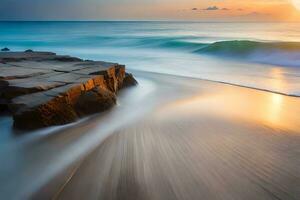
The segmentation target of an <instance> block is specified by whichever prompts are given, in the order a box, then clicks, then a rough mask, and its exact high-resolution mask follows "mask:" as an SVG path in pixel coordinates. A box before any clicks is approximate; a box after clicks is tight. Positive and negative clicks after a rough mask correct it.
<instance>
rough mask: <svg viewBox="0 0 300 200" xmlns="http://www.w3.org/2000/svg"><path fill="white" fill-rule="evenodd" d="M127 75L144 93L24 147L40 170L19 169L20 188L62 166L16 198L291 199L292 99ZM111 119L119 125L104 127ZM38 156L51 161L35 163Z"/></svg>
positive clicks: (294, 185) (298, 180) (297, 175)
mask: <svg viewBox="0 0 300 200" xmlns="http://www.w3.org/2000/svg"><path fill="white" fill-rule="evenodd" d="M135 76H137V77H138V78H140V79H142V80H147V81H150V82H151V84H152V86H153V87H151V92H149V94H147V95H144V96H143V97H141V98H140V99H132V98H133V97H134V96H132V95H130V96H128V97H127V98H121V101H120V102H119V104H120V105H119V107H117V108H116V109H115V110H113V111H111V112H110V113H106V114H103V116H102V117H101V116H99V117H95V118H93V119H90V120H87V121H84V122H82V123H80V124H78V125H76V126H73V127H69V128H67V129H65V130H59V131H58V132H56V134H53V133H51V134H49V135H48V136H47V137H43V140H39V143H38V144H39V145H36V146H35V148H34V149H31V150H30V151H28V152H31V153H28V154H30V155H31V156H29V158H31V160H34V159H32V151H34V150H43V149H44V152H43V153H41V151H38V152H39V153H36V154H37V155H38V156H39V157H37V159H36V160H35V163H34V164H35V165H36V164H39V165H40V166H42V167H43V166H44V168H42V169H39V172H36V171H35V172H33V171H30V170H28V171H29V173H30V174H29V175H28V174H27V176H26V177H23V179H22V180H21V183H23V184H24V183H26V181H28V180H29V179H30V177H31V178H32V176H35V177H37V180H36V181H38V180H39V178H38V177H40V176H41V175H45V174H44V173H45V172H47V169H52V167H53V166H57V164H59V163H61V162H65V163H64V165H63V166H61V165H59V166H60V167H57V168H56V169H57V170H56V171H55V172H53V173H51V174H49V175H48V176H47V177H44V180H43V181H41V180H40V182H39V184H37V185H39V186H42V187H39V190H38V191H37V192H36V191H34V189H32V188H31V190H24V191H23V193H20V194H19V196H18V197H28V195H31V198H34V199H105V200H110V199H122V200H123V199H125V200H126V199H128V200H134V199H137V200H143V199H145V200H148V199H151V200H152V199H158V200H160V199H161V200H166V199H170V200H173V199H187V200H193V199H212V200H214V199H228V200H233V199H238V200H239V199H243V200H248V199H249V200H253V199H257V200H260V199H262V200H267V199H287V200H296V199H299V197H300V170H299V166H300V159H299V158H300V116H299V113H300V100H299V98H296V97H289V96H283V95H280V94H274V93H270V92H265V91H258V90H254V89H249V88H243V87H237V86H230V85H225V84H221V83H214V82H209V81H203V80H197V79H191V78H184V77H176V76H169V75H161V74H155V73H143V72H135ZM144 89H145V90H144ZM144 89H143V90H142V91H144V92H145V91H146V89H147V90H149V87H147V88H144ZM127 92H131V91H127ZM125 93H126V92H125ZM135 95H136V94H135ZM129 102H131V103H129ZM145 108H147V109H145ZM138 111H141V112H138ZM107 117H108V118H107ZM103 119H104V121H103ZM105 119H106V120H105ZM109 119H111V120H109ZM113 122H115V123H117V124H118V123H119V126H114V127H113V128H112V127H109V128H108V127H107V125H109V123H113ZM103 129H105V130H106V132H105V131H104V130H103ZM101 132H105V134H104V133H101ZM41 137H42V136H41ZM41 141H43V143H42V144H41ZM83 141H86V142H83ZM34 143H35V142H34ZM36 144H37V143H36ZM71 144H72V145H71ZM26 148H29V147H26ZM82 148H86V150H85V151H82V152H81V153H80V154H79V153H78V151H80V150H82ZM45 149H46V150H49V149H51V152H49V151H46V150H45ZM66 149H68V151H66ZM48 152H49V153H48ZM47 153H48V154H50V155H51V156H50V158H51V159H52V161H51V162H47V161H46V160H47V159H44V160H43V159H42V157H44V156H47ZM58 154H61V155H58ZM75 155H76V156H75ZM70 157H72V158H73V159H71V158H70ZM24 159H25V160H24V162H28V161H29V160H26V158H24ZM42 160H43V162H42ZM43 163H44V164H45V165H43ZM51 163H52V164H53V166H51ZM49 164H50V165H49ZM70 164H72V165H70ZM46 165H49V166H48V168H47V167H46ZM27 169H31V168H30V166H29V167H28V168H27ZM20 188H21V187H20ZM34 188H35V189H37V188H38V187H34ZM10 189H11V188H10V187H8V188H7V190H8V191H9V190H10ZM28 191H30V192H31V194H30V192H28ZM6 194H7V196H9V194H10V193H6ZM15 197H16V196H15Z"/></svg>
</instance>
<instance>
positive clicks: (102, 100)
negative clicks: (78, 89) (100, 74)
mask: <svg viewBox="0 0 300 200" xmlns="http://www.w3.org/2000/svg"><path fill="white" fill-rule="evenodd" d="M115 104H116V95H115V94H114V93H112V92H111V91H109V90H106V89H103V88H100V87H96V88H93V89H92V90H90V91H87V92H85V93H83V94H82V95H81V96H80V97H79V98H78V100H77V102H76V104H75V110H76V112H77V113H78V115H79V116H84V115H89V114H93V113H95V112H102V111H105V110H107V109H109V108H111V107H113V106H114V105H115Z"/></svg>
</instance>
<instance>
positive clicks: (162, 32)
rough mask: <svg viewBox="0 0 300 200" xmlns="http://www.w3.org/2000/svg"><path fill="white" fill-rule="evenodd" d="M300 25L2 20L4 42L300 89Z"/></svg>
mask: <svg viewBox="0 0 300 200" xmlns="http://www.w3.org/2000/svg"><path fill="white" fill-rule="evenodd" d="M299 27H300V26H299V24H297V23H198V22H0V30H1V32H0V47H4V46H7V47H9V48H11V49H12V50H25V49H34V50H44V51H55V52H57V53H61V54H70V55H74V56H79V57H82V58H85V59H97V60H106V61H114V62H119V63H122V64H126V66H127V67H128V68H129V69H138V70H143V71H153V72H160V73H167V74H175V75H183V76H189V77H195V78H203V79H209V80H215V81H222V82H228V83H234V84H239V85H243V86H249V87H255V88H260V89H266V90H271V91H276V92H280V93H285V94H290V95H300V78H299V77H300V68H299V67H300V28H299ZM236 40H242V42H236ZM216 42H217V43H216Z"/></svg>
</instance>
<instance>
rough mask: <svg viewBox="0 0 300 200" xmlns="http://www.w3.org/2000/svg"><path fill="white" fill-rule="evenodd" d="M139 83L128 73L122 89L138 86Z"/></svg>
mask: <svg viewBox="0 0 300 200" xmlns="http://www.w3.org/2000/svg"><path fill="white" fill-rule="evenodd" d="M137 84H138V82H137V81H136V80H135V78H134V77H133V75H132V74H129V73H126V75H125V77H124V79H123V84H122V87H130V86H135V85H137Z"/></svg>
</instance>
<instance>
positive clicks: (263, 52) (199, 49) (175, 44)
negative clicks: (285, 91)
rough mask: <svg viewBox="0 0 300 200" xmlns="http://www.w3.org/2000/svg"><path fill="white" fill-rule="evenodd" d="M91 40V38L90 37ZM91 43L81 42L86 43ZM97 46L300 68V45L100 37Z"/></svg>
mask: <svg viewBox="0 0 300 200" xmlns="http://www.w3.org/2000/svg"><path fill="white" fill-rule="evenodd" d="M86 39H87V38H86ZM90 39H91V38H89V39H87V40H79V41H81V42H82V43H85V42H88V41H89V40H90ZM204 39H205V38H204ZM92 40H94V41H96V42H94V45H97V44H98V45H101V46H111V45H119V46H120V47H135V48H161V49H169V50H178V51H184V52H189V53H195V54H203V55H210V56H217V57H220V58H225V59H238V60H244V61H248V62H256V63H263V64H272V65H280V66H285V67H300V42H259V41H250V40H227V41H226V40H225V41H217V42H212V43H205V42H201V40H203V38H199V37H191V36H185V37H180V36H178V37H163V36H162V37H159V36H156V37H151V36H148V37H147V36H146V37H145V36H136V37H126V36H125V37H124V36H123V37H122V36H121V37H114V36H112V37H96V38H93V39H92Z"/></svg>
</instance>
